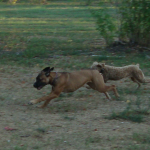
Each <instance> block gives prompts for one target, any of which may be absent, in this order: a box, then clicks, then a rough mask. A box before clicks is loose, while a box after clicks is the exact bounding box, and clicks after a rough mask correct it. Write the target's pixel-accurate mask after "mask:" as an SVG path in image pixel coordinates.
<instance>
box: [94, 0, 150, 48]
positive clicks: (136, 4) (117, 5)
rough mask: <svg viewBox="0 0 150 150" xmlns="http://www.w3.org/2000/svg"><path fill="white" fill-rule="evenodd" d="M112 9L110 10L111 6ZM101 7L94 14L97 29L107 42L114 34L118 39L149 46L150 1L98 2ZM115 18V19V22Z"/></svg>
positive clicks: (109, 41) (108, 42) (110, 40)
mask: <svg viewBox="0 0 150 150" xmlns="http://www.w3.org/2000/svg"><path fill="white" fill-rule="evenodd" d="M112 5H113V8H112V10H114V11H116V12H115V13H116V14H114V12H113V11H110V8H111V6H112ZM100 7H101V9H99V10H97V11H96V12H95V14H96V15H95V14H94V16H95V17H96V19H97V21H96V23H97V26H98V28H97V29H98V31H99V32H100V34H101V35H102V36H103V37H104V39H105V40H106V42H107V44H110V43H111V42H112V38H114V37H115V36H116V37H117V38H118V39H121V40H125V41H127V42H132V43H137V44H140V45H146V46H150V44H149V38H150V34H149V32H150V30H149V29H150V15H149V14H150V2H149V1H148V0H122V1H115V2H114V3H111V1H109V2H108V4H107V5H106V4H105V2H100ZM115 18H117V21H116V22H115Z"/></svg>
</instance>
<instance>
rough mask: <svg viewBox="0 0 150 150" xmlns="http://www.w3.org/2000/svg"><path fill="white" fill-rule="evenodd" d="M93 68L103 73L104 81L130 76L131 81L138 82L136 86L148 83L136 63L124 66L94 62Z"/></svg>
mask: <svg viewBox="0 0 150 150" xmlns="http://www.w3.org/2000/svg"><path fill="white" fill-rule="evenodd" d="M91 68H93V69H97V70H98V71H99V72H100V73H102V74H103V77H104V81H105V83H106V82H107V81H108V80H120V79H123V78H126V77H129V78H131V80H132V81H134V82H136V83H137V84H138V88H139V87H140V86H141V84H140V83H149V82H150V81H146V80H145V77H144V74H143V72H142V70H141V69H140V68H139V64H137V65H129V66H124V67H114V66H109V65H105V63H98V62H94V63H93V64H92V66H91Z"/></svg>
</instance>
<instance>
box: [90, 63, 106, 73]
mask: <svg viewBox="0 0 150 150" xmlns="http://www.w3.org/2000/svg"><path fill="white" fill-rule="evenodd" d="M91 68H92V69H97V70H98V71H99V72H100V73H103V72H104V70H105V63H98V62H94V63H93V64H92V66H91Z"/></svg>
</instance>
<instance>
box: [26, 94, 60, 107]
mask: <svg viewBox="0 0 150 150" xmlns="http://www.w3.org/2000/svg"><path fill="white" fill-rule="evenodd" d="M56 97H58V96H57V95H56V94H53V93H50V95H48V96H44V97H41V98H39V99H34V100H31V101H30V102H29V103H28V104H30V105H33V104H37V103H40V102H42V101H47V100H49V101H50V100H51V99H54V98H56Z"/></svg>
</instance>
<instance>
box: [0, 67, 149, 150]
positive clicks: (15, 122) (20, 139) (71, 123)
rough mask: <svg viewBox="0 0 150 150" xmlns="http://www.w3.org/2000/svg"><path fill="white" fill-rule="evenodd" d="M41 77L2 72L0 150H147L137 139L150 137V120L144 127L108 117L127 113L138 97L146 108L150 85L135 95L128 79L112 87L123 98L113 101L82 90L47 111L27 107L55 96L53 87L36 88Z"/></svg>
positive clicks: (22, 71)
mask: <svg viewBox="0 0 150 150" xmlns="http://www.w3.org/2000/svg"><path fill="white" fill-rule="evenodd" d="M56 70H57V68H56ZM39 71H40V69H39V68H32V69H29V68H23V67H22V68H21V67H12V66H3V67H2V66H1V68H0V85H1V86H0V90H1V93H0V149H1V150H34V149H39V150H79V149H80V150H120V149H129V147H131V148H134V147H137V148H140V147H141V146H142V143H140V142H138V141H137V140H135V139H134V138H133V134H134V133H142V134H147V133H148V132H149V131H150V120H149V118H150V117H149V116H146V117H145V118H144V122H142V123H135V122H132V121H128V120H123V119H119V120H108V119H105V116H108V115H110V114H111V113H112V112H114V111H115V112H119V111H123V110H124V109H125V108H126V107H127V101H128V100H130V101H135V100H136V99H137V95H138V96H139V97H140V98H141V99H142V101H143V107H145V106H146V105H147V102H148V101H149V96H150V93H149V92H148V91H149V88H150V87H149V86H148V84H145V85H142V87H141V89H140V90H139V93H138V92H136V93H132V91H133V90H135V88H136V84H135V83H133V82H132V81H130V80H128V79H126V80H121V81H117V82H108V83H107V84H110V83H111V84H112V83H113V84H116V85H117V87H118V92H119V93H120V96H121V98H120V100H116V99H115V97H114V96H113V93H110V95H111V96H112V97H113V98H114V100H113V101H108V100H107V99H106V97H105V95H104V94H102V93H98V92H97V91H94V90H89V89H86V88H81V89H79V90H77V91H76V92H74V93H71V94H61V96H60V97H59V98H57V99H55V100H52V101H51V102H50V104H49V105H48V107H47V108H45V109H39V108H37V107H36V105H28V102H29V101H30V100H32V99H35V98H39V97H42V96H43V95H46V94H48V93H49V92H50V90H51V87H50V86H46V87H44V88H43V89H42V90H40V91H38V90H36V89H34V88H33V83H34V81H35V77H36V76H37V74H38V72H39ZM144 147H146V146H144ZM143 149H144V148H143Z"/></svg>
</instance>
